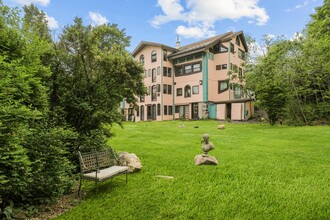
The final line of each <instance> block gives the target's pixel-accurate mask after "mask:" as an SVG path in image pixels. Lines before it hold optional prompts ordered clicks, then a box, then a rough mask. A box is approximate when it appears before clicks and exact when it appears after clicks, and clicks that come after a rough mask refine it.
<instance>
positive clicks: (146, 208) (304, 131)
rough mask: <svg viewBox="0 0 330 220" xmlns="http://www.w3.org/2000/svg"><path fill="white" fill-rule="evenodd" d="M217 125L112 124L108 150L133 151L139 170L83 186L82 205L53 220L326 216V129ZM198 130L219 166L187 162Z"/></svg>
mask: <svg viewBox="0 0 330 220" xmlns="http://www.w3.org/2000/svg"><path fill="white" fill-rule="evenodd" d="M181 124H184V125H185V127H184V128H179V125H181ZM224 124H225V126H226V128H225V129H224V130H218V129H217V125H218V122H216V121H189V122H186V121H183V122H182V121H169V122H140V123H125V124H124V129H121V128H120V127H119V126H114V127H112V128H111V130H112V132H114V133H115V136H114V137H113V138H111V140H110V142H109V143H110V145H111V146H112V147H113V148H114V149H115V150H116V151H117V152H120V151H128V152H133V153H135V154H136V155H137V156H138V157H139V158H140V159H141V161H142V165H143V168H142V170H141V171H140V172H139V173H134V174H130V175H129V179H128V184H127V185H125V183H124V182H123V181H121V180H120V179H123V178H122V177H117V178H115V179H114V180H113V181H107V182H105V183H101V184H99V185H98V186H97V187H94V185H93V184H88V183H86V182H85V184H84V190H85V192H86V196H85V197H84V199H83V201H82V202H81V203H80V204H79V205H78V206H77V207H75V208H73V209H72V210H70V211H68V212H67V213H65V214H63V215H62V216H59V217H58V218H57V219H330V127H329V126H314V127H286V126H270V125H267V124H246V123H224ZM195 126H198V128H194V127H195ZM204 133H208V134H209V135H210V141H211V142H212V143H213V144H214V145H215V149H214V150H213V151H211V152H210V153H209V154H210V155H212V156H215V157H216V158H217V159H218V161H219V165H218V166H210V165H209V166H206V165H204V166H196V165H195V164H194V157H195V155H197V154H201V153H202V150H201V138H202V135H203V134H204ZM157 175H164V176H173V177H174V178H173V179H166V178H159V177H156V176H157Z"/></svg>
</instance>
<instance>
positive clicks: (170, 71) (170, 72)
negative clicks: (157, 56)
mask: <svg viewBox="0 0 330 220" xmlns="http://www.w3.org/2000/svg"><path fill="white" fill-rule="evenodd" d="M167 76H168V77H172V68H167Z"/></svg>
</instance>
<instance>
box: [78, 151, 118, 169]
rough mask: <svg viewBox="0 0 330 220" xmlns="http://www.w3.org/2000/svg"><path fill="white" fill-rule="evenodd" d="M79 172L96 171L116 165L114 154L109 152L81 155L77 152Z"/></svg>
mask: <svg viewBox="0 0 330 220" xmlns="http://www.w3.org/2000/svg"><path fill="white" fill-rule="evenodd" d="M78 156H79V163H80V168H81V172H83V173H86V172H91V171H96V170H99V169H101V168H104V167H110V166H113V165H115V164H116V160H117V158H116V155H115V152H114V151H113V150H112V149H110V150H105V151H99V152H97V151H95V152H89V153H81V152H80V151H78Z"/></svg>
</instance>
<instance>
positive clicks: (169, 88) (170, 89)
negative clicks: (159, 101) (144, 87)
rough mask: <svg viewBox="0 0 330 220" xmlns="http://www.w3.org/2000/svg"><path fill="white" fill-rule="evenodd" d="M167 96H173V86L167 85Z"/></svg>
mask: <svg viewBox="0 0 330 220" xmlns="http://www.w3.org/2000/svg"><path fill="white" fill-rule="evenodd" d="M167 94H172V85H167Z"/></svg>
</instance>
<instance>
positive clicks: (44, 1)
mask: <svg viewBox="0 0 330 220" xmlns="http://www.w3.org/2000/svg"><path fill="white" fill-rule="evenodd" d="M13 1H14V2H16V3H18V4H21V5H30V4H35V5H42V6H47V5H49V3H50V0H13Z"/></svg>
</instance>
